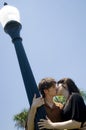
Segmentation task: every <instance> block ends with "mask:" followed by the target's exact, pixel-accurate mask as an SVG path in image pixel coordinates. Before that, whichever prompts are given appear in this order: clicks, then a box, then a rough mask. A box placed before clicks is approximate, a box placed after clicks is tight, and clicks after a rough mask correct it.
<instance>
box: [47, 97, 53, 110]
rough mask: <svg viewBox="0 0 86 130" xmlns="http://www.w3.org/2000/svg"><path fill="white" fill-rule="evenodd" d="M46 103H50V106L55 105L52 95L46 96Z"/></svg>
mask: <svg viewBox="0 0 86 130" xmlns="http://www.w3.org/2000/svg"><path fill="white" fill-rule="evenodd" d="M45 103H46V104H48V106H50V107H51V108H52V107H53V105H54V102H53V98H52V97H46V98H45Z"/></svg>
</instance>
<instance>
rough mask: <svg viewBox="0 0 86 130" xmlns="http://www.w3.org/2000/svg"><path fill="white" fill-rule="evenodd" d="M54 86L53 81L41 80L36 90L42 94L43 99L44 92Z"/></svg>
mask: <svg viewBox="0 0 86 130" xmlns="http://www.w3.org/2000/svg"><path fill="white" fill-rule="evenodd" d="M55 84H56V81H55V79H53V78H43V79H42V80H41V81H40V83H39V85H38V89H39V91H40V93H41V94H42V96H43V97H45V93H44V90H45V89H49V88H50V87H52V86H53V85H55Z"/></svg>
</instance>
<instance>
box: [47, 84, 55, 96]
mask: <svg viewBox="0 0 86 130" xmlns="http://www.w3.org/2000/svg"><path fill="white" fill-rule="evenodd" d="M45 94H46V95H49V96H52V97H54V96H56V94H57V86H56V84H55V85H52V87H50V88H49V89H46V90H45Z"/></svg>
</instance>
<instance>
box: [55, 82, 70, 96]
mask: <svg viewBox="0 0 86 130" xmlns="http://www.w3.org/2000/svg"><path fill="white" fill-rule="evenodd" d="M57 95H58V96H59V95H61V96H65V97H67V96H69V91H68V89H67V85H64V84H62V83H59V84H57Z"/></svg>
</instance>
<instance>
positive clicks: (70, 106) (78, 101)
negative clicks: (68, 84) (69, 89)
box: [62, 93, 86, 130]
mask: <svg viewBox="0 0 86 130" xmlns="http://www.w3.org/2000/svg"><path fill="white" fill-rule="evenodd" d="M62 117H63V120H64V121H67V120H70V119H72V120H76V121H79V122H85V121H86V105H85V103H84V100H83V98H82V97H81V96H80V95H79V94H78V93H73V94H72V95H71V96H70V98H69V100H68V101H67V103H66V105H65V106H64V108H63V112H62ZM73 130H76V129H73Z"/></svg>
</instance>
